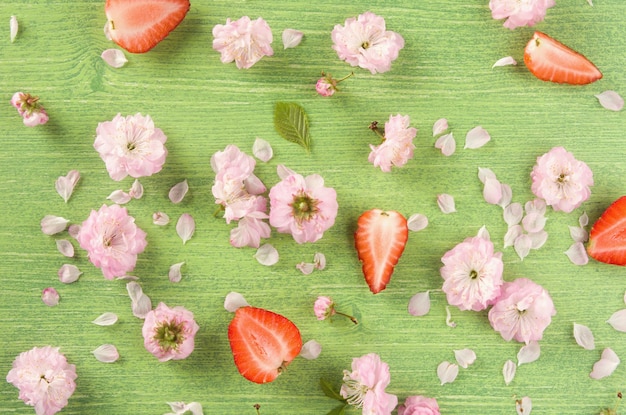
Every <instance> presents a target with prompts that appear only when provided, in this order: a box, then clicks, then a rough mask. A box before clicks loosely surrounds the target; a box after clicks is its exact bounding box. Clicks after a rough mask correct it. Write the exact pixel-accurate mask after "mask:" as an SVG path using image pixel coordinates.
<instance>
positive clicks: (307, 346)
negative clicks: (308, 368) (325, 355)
mask: <svg viewBox="0 0 626 415" xmlns="http://www.w3.org/2000/svg"><path fill="white" fill-rule="evenodd" d="M321 353H322V345H321V344H319V343H318V342H316V341H315V340H309V341H308V342H306V343H304V344H303V345H302V349H300V356H301V357H304V358H305V359H307V360H313V359H317V358H318V357H319V355H320V354H321Z"/></svg>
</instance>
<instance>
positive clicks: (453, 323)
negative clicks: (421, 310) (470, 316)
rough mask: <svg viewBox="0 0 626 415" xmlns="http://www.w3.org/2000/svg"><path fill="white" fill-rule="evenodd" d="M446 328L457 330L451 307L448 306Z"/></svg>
mask: <svg viewBox="0 0 626 415" xmlns="http://www.w3.org/2000/svg"><path fill="white" fill-rule="evenodd" d="M446 326H448V327H452V328H455V327H456V323H455V322H454V321H452V313H450V307H449V306H446Z"/></svg>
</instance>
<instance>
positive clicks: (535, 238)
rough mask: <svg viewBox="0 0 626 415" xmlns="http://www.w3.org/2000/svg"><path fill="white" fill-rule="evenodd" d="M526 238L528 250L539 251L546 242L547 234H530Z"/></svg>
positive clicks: (543, 232)
mask: <svg viewBox="0 0 626 415" xmlns="http://www.w3.org/2000/svg"><path fill="white" fill-rule="evenodd" d="M528 237H529V238H530V249H539V248H541V247H542V246H543V245H544V244H545V243H546V241H547V240H548V232H546V231H539V232H530V233H529V234H528Z"/></svg>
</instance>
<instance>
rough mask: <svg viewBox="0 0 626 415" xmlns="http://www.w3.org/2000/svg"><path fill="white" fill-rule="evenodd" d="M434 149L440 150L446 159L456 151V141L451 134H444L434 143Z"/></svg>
mask: <svg viewBox="0 0 626 415" xmlns="http://www.w3.org/2000/svg"><path fill="white" fill-rule="evenodd" d="M435 148H438V149H440V150H441V154H443V155H444V156H446V157H448V156H451V155H452V154H454V152H455V151H456V141H455V140H454V136H453V135H452V133H449V134H444V135H442V136H441V137H439V138H438V139H437V141H435Z"/></svg>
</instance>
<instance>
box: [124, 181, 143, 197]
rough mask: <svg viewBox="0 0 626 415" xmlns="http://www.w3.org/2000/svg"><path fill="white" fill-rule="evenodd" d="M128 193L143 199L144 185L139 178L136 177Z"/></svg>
mask: <svg viewBox="0 0 626 415" xmlns="http://www.w3.org/2000/svg"><path fill="white" fill-rule="evenodd" d="M128 195H129V196H130V197H132V198H133V199H141V198H142V197H143V185H142V184H141V183H140V182H139V180H138V179H135V181H134V182H133V185H132V186H131V187H130V191H129V192H128Z"/></svg>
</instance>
